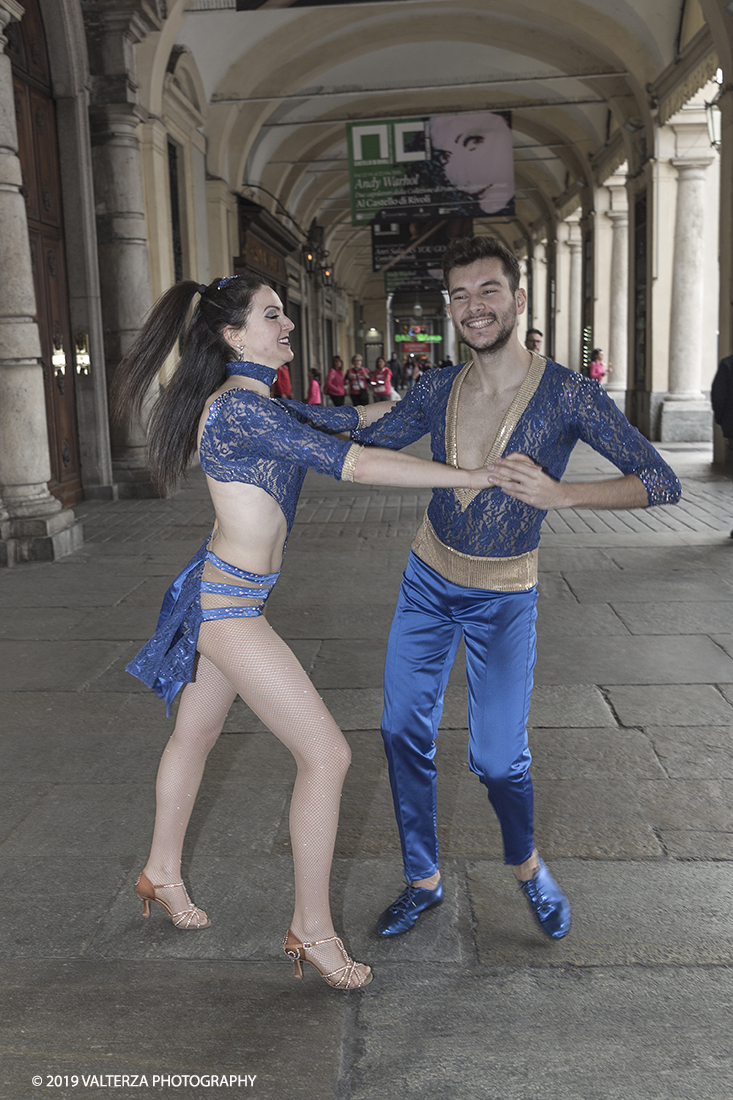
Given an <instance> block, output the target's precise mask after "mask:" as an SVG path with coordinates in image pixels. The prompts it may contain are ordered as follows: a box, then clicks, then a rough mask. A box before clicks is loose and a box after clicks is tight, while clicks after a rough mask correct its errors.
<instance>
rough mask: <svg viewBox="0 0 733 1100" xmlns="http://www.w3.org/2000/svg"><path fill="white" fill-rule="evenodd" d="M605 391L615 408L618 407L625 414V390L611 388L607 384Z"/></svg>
mask: <svg viewBox="0 0 733 1100" xmlns="http://www.w3.org/2000/svg"><path fill="white" fill-rule="evenodd" d="M606 393H607V394H608V396H609V397H610V398H611V400H612V401H613V403H614V405H615V406H616V408H617V409H620V410H621V412H622V413H623V414H624V416H626V390H612V389H611V387H610V386H609V387H608V389H607V390H606Z"/></svg>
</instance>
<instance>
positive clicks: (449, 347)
mask: <svg viewBox="0 0 733 1100" xmlns="http://www.w3.org/2000/svg"><path fill="white" fill-rule="evenodd" d="M440 293H441V294H442V295H443V301H444V302H445V315H444V317H443V354H442V356H441V359H450V360H451V361H452V362H454V363H455V362H456V361H457V358H458V349H457V348H456V330H455V329H454V328H453V322H452V321H451V319H450V317H449V316H448V306H449V304H450V297H449V295H448V291H447V290H441V292H440Z"/></svg>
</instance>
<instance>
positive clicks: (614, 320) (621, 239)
mask: <svg viewBox="0 0 733 1100" xmlns="http://www.w3.org/2000/svg"><path fill="white" fill-rule="evenodd" d="M606 217H607V218H609V219H610V221H611V293H610V302H609V306H610V324H609V341H608V362H609V363H610V365H611V367H612V373H611V374H610V376H609V380H608V385H607V387H606V388H607V389H608V392H609V394H610V396H611V397H613V399H614V401H616V402H617V403H618V404H619V406H620V407H621V408H623V407H624V405H625V403H626V390H627V387H628V359H629V212H628V210H609V211H607V213H606Z"/></svg>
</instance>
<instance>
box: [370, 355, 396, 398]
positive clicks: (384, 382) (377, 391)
mask: <svg viewBox="0 0 733 1100" xmlns="http://www.w3.org/2000/svg"><path fill="white" fill-rule="evenodd" d="M370 381H371V384H372V393H373V394H374V400H375V401H391V400H392V371H391V370H390V369H389V367H388V366H387V361H386V359H385V358H384V356H383V355H380V356H379V358H378V359H377V362H376V364H375V366H374V373H373V374H372V377H371V379H370Z"/></svg>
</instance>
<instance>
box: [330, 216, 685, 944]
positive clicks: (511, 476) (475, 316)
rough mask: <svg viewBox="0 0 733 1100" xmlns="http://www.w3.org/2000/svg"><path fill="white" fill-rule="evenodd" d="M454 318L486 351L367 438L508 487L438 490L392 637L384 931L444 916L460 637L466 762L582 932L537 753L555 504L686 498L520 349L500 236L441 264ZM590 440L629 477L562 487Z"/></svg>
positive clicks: (660, 466)
mask: <svg viewBox="0 0 733 1100" xmlns="http://www.w3.org/2000/svg"><path fill="white" fill-rule="evenodd" d="M443 273H444V278H445V284H446V287H447V289H448V293H449V299H450V306H449V312H450V316H451V319H452V321H453V325H454V327H455V329H456V332H457V334H458V336H459V338H460V339H461V340H462V341H463V343H465V344H467V345H468V347H470V348H471V349H472V351H473V353H474V354H473V359H472V360H471V361H470V362H469V363H466V364H465V365H462V366H461V365H459V366H456V367H446V368H444V369H443V370H432V371H429V372H428V374H427V375H426V376H425V378H423V380H422V381H421V382H420V384H419V385H418V386H416V387H415V388H414V389H413V390H412V391H411V392H410V393H409V394H408V395H407V396H406V397H405V398H403V400H402V401H400V402H399V403H398V404H397V405H396V407H395V408H393V409H392V410H391V411H390V412H389V413H388V414H387V415H386V416H385V417H383V418H382V419H381V420H379V421H378V422H376V423H375V424H372V425H370V426H369V427H367V428H363V429H359V430H357V431H355V432H353V433H352V435H353V438H354V439H355V440H357V441H359V442H362V443H370V444H375V445H379V446H383V447H392V448H395V449H399V448H401V447H404V446H406V445H407V444H408V443H411V442H414V441H415V440H416V439H419V438H420V437H421V436H422V435H424V434H425V433H427V432H430V434H431V440H432V452H433V457H434V459H435V460H436V461H439V462H446V461H447V462H450V463H452V464H454V465H459V464H460V465H461V466H466V467H468V468H473V467H477V466H480V465H482V464H483V463H485V464H486V465H487V466H488V468H489V470H490V471H491V474H492V476H491V481H492V483H493V486H494V487H493V488H490V489H484V490H481V491H480V492H474V491H467V490H463V489H456V490H453V489H436V490H434V491H433V498H432V501H431V503H430V505H429V507H428V510H427V512H426V515H425V518H424V520H423V524H422V526H421V528H420V530H419V531H418V533H417V536H416V538H415V541H414V543H413V546H412V553H411V554H410V559H409V562H408V565H407V569H406V570H405V573H404V576H403V580H402V587H401V589H400V596H399V600H398V603H397V610H396V612H395V617H394V621H393V623H392V629H391V631H390V637H389V648H388V651H387V660H386V668H385V678H384V692H385V707H384V717H383V720H382V737H383V739H384V745H385V751H386V753H387V759H388V761H389V776H390V782H391V784H392V794H393V798H394V804H395V813H396V815H397V824H398V827H399V832H400V840H401V843H402V854H403V860H404V870H405V878H406V880H407V889H406V890H404V891H403V892H402V893H401V894H400V896H399V897H398V898H397V900H396V901H395V902H394V904H393V905H391V906H390V907H389V908H388V909H387V910H385V912H384V913H382V915H381V917H380V918H379V921H378V924H377V930H378V932H379V933H380V934H381V935H383V936H394V935H397V934H398V933H400V932H406V931H407V930H408V929H410V928H412V926H413V925H414V924H415V922H416V921H417V919H418V917H419V916H420V914H421V913H423V912H425V910H427V909H430V908H432V907H433V906H435V905H438V904H439V903H440V902H441V900H442V897H443V887H442V883H441V880H440V871H439V869H438V841H437V834H436V766H435V763H434V755H435V738H436V736H437V733H438V724H439V722H440V716H441V712H442V705H443V695H444V692H445V687H446V684H447V681H448V675H449V673H450V669H451V666H452V664H453V661H454V659H455V655H456V651H457V649H458V645H459V643H460V640H461V636H463V638H464V639H465V644H466V669H467V680H468V726H469V764H470V767H471V770H472V771H474V772H475V773H476V774H477V775H478V777H479V779H480V780H481V782H482V783H483V784H484V785H485V786H486V788H487V791H488V796H489V801H490V802H491V805H492V806H493V808H494V811H495V812H496V814H497V817H498V819H499V823H500V825H501V831H502V838H503V842H504V858H505V862H506V863H508V864H510V865H511V866H512V868H513V870H514V874H515V875H516V877H517V879H518V881H519V884H520V887H521V889H522V890H523V892H524V893H525V895H526V897H527V899H528V901H529V904H530V906H531V909H532V912H533V913H534V915H535V917H536V919H537V921H538V922H539V924H540V927H541V928H542V930H543V931H544V932H546V933H547V935H549V936H551V937H552V938H553V939H560V938H561V937H562V936H565V935H566V934H567V932H568V930H569V928H570V905H569V903H568V900H567V898H566V897H565V895H564V894H563V893H562V891H561V890H560V888H559V886H558V885H557V883H556V882H555V880H554V879H553V878H552V876H551V875H550V872H549V871H548V869H547V867H546V866H545V864H544V863H543V861H542V860H541V859H540V857H539V856H538V854H537V850H536V848H535V846H534V839H533V795H532V781H531V779H530V776H529V765H530V762H531V756H530V752H529V747H528V743H527V718H528V715H529V702H530V693H531V690H532V671H533V668H534V663H535V627H534V623H535V617H536V602H537V589H536V585H537V545H538V543H539V536H540V526H541V524H542V520H543V518H544V516H545V513H546V512H547V510H548V509H550V508H643V507H646V506H648V505H652V504H670V503H674V502H676V501H677V500H678V499H679V495H680V486H679V482H678V481H677V478H676V477H675V475H674V473H673V471H672V470H671V469H670V468H669V466H668V465H667V464H666V463H665V462H664V461H663V460H662V459H661V457H660V456H659V455H658V454H657V452H656V451H655V450H654V448H653V447H652V446H651V444H650V443H648V442H647V440H645V439H644V438H643V437H642V436H641V435H640V434H639V432H637V431H636V429H635V428H632V427H631V425H630V424H629V423H628V421H627V420H626V418H625V417H624V416H623V414H622V413H620V412H619V411H618V409H617V408H616V405H615V404H614V403H613V402H612V401H611V400H610V399H609V398H608V397H607V395H606V393H605V392H604V391H603V390H602V389H601V387H600V386H598V385H596V384H595V383H594V382H591V381H590V379H587V378H584V377H582V376H581V375H579V374H576V373H574V372H573V371H569V370H566V369H565V368H564V367H561V366H558V364H557V363H553V362H551V361H549V360H545V359H543V358H542V357H541V356H539V355H537V354H534V353H532V352H531V351H529V350H527V349H526V348H523V347H522V346H521V344H520V343H519V340H518V337H517V318H518V317H519V316H520V315H521V314H522V313H523V312H524V309H525V305H526V298H527V296H526V293H525V291H524V290H523V289H521V288H520V287H519V278H520V273H519V264H518V263H517V260H516V258H515V256H514V255H513V254H512V253H511V252H510V251H509V249H507V248H506V247H505V246H504V245H503V244H502V243H501V242H500V241H498V240H496V239H495V238H492V237H467V238H463V239H461V240H456V241H453V242H451V244H450V245H449V246H448V248H447V250H446V252H445V255H444V258H443ZM578 439H583V440H585V441H586V442H587V443H589V444H590V445H591V446H592V447H594V448H595V450H597V451H598V452H599V453H600V454H602V455H605V457H607V458H609V459H610V460H611V461H612V462H613V463H614V464H615V465H616V466H617V467H618V468H619V469H620V471H621V473H622V476H621V477H616V478H611V479H609V480H606V481H600V482H592V483H567V482H562V483H561V482H560V478H561V477H562V474H563V472H564V470H565V467H566V465H567V462H568V459H569V457H570V452H571V451H572V449H573V446H574V445H575V443H576V442H577V440H578Z"/></svg>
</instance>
